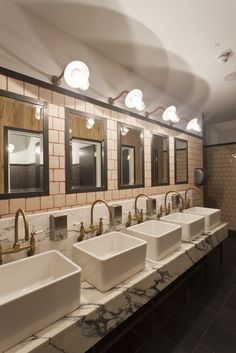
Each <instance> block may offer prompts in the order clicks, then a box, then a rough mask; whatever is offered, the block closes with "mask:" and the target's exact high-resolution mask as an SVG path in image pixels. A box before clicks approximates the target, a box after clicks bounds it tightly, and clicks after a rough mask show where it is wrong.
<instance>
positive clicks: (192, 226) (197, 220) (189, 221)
mask: <svg viewBox="0 0 236 353" xmlns="http://www.w3.org/2000/svg"><path fill="white" fill-rule="evenodd" d="M161 220H162V221H164V222H168V223H169V222H170V223H174V224H178V225H180V226H181V227H182V240H183V241H187V242H189V241H192V240H194V239H195V238H196V237H198V236H199V235H201V234H202V233H203V231H204V223H205V218H204V217H202V216H198V215H195V214H190V213H183V212H176V213H171V214H169V215H168V216H164V217H161Z"/></svg>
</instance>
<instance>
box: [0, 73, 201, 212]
mask: <svg viewBox="0 0 236 353" xmlns="http://www.w3.org/2000/svg"><path fill="white" fill-rule="evenodd" d="M0 88H1V89H4V90H7V91H10V92H15V93H18V94H21V95H25V96H28V97H33V98H36V99H41V100H44V101H46V102H47V103H48V104H49V106H48V114H49V182H50V195H49V196H43V197H33V198H21V199H10V200H0V218H4V217H10V216H12V215H13V214H14V213H15V211H16V210H17V209H18V208H19V207H21V208H23V209H25V210H26V212H27V213H28V214H30V213H39V212H46V211H51V210H59V209H64V208H70V207H78V206H80V205H86V204H91V203H92V202H93V201H94V200H95V199H97V198H103V199H105V200H107V201H111V200H119V199H126V198H132V197H135V196H136V195H137V194H138V193H140V192H146V193H148V194H150V195H154V194H159V193H165V192H167V191H168V190H170V189H173V188H174V189H175V190H184V189H185V188H186V187H188V186H189V185H192V184H193V170H194V168H195V167H202V164H203V158H202V140H201V139H199V138H195V137H193V136H189V135H187V134H184V133H180V132H175V131H173V130H170V129H168V128H163V127H159V126H157V125H155V124H152V123H151V122H145V121H142V120H140V119H136V118H134V117H131V116H129V115H125V114H123V113H118V112H116V111H113V110H109V109H106V108H103V107H100V106H97V105H94V104H91V103H87V102H84V101H82V100H78V99H75V98H72V97H69V96H65V95H62V94H60V93H57V92H53V91H51V90H47V89H45V88H41V87H37V86H34V85H31V84H29V83H25V82H22V81H18V80H15V79H13V78H8V77H5V76H3V75H0ZM65 107H69V108H73V109H77V110H80V111H83V112H87V113H91V114H95V115H97V116H100V117H103V118H106V119H107V139H108V141H107V142H108V143H107V146H108V163H107V165H108V190H107V191H105V192H90V193H79V194H68V195H66V194H65V139H64V132H65V131H64V130H65ZM117 122H123V123H127V124H130V125H133V126H136V127H142V128H144V149H145V187H144V188H141V189H140V188H138V189H128V190H118V189H117ZM151 133H157V134H158V133H162V134H166V135H169V136H170V139H169V142H170V186H164V187H151ZM174 137H178V138H182V139H185V140H188V148H189V154H188V156H189V160H188V163H189V184H186V185H183V184H182V185H176V186H173V184H174ZM195 203H196V204H201V203H202V196H199V195H198V194H196V195H195Z"/></svg>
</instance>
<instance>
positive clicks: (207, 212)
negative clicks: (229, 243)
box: [184, 207, 221, 231]
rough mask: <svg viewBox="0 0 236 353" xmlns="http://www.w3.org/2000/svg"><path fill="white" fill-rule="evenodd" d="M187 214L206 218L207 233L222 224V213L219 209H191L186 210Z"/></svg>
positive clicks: (205, 227)
mask: <svg viewBox="0 0 236 353" xmlns="http://www.w3.org/2000/svg"><path fill="white" fill-rule="evenodd" d="M184 212H186V213H191V214H197V215H199V216H203V217H205V226H204V229H205V230H206V231H208V230H210V229H212V228H214V227H216V226H217V225H218V224H220V222H221V219H220V216H221V212H220V210H219V209H217V208H207V207H191V208H188V209H187V210H184Z"/></svg>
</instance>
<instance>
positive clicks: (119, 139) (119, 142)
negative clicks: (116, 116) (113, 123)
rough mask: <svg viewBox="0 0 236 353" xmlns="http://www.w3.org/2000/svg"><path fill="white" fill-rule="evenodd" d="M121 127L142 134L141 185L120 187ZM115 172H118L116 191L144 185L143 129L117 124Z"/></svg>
mask: <svg viewBox="0 0 236 353" xmlns="http://www.w3.org/2000/svg"><path fill="white" fill-rule="evenodd" d="M122 126H125V127H127V128H129V129H134V130H138V131H140V134H142V137H141V144H142V176H143V178H142V179H143V182H142V183H141V184H135V185H122V184H121V175H120V173H121V135H120V129H121V127H122ZM117 158H118V159H117V172H118V190H123V189H138V188H143V187H144V185H145V168H144V165H145V161H144V129H142V128H139V127H136V126H132V125H128V124H125V123H121V122H118V123H117Z"/></svg>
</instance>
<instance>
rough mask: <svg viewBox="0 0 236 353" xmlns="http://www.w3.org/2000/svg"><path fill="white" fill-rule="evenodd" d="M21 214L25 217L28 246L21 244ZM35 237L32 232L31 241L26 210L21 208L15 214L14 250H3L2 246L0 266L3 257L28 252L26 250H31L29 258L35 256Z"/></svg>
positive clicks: (28, 252) (0, 248)
mask: <svg viewBox="0 0 236 353" xmlns="http://www.w3.org/2000/svg"><path fill="white" fill-rule="evenodd" d="M20 214H21V215H22V217H23V222H24V228H25V241H27V242H28V243H27V244H21V243H20V242H19V226H18V222H19V216H20ZM34 235H35V232H32V233H31V238H30V239H29V222H28V219H27V217H26V214H25V212H24V210H22V209H21V208H19V209H18V210H17V211H16V214H15V241H14V244H13V247H12V248H8V249H5V250H2V247H1V245H0V265H1V264H2V255H8V254H14V253H18V252H20V251H23V250H26V249H29V250H28V251H27V256H32V255H34V254H35V237H34Z"/></svg>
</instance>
